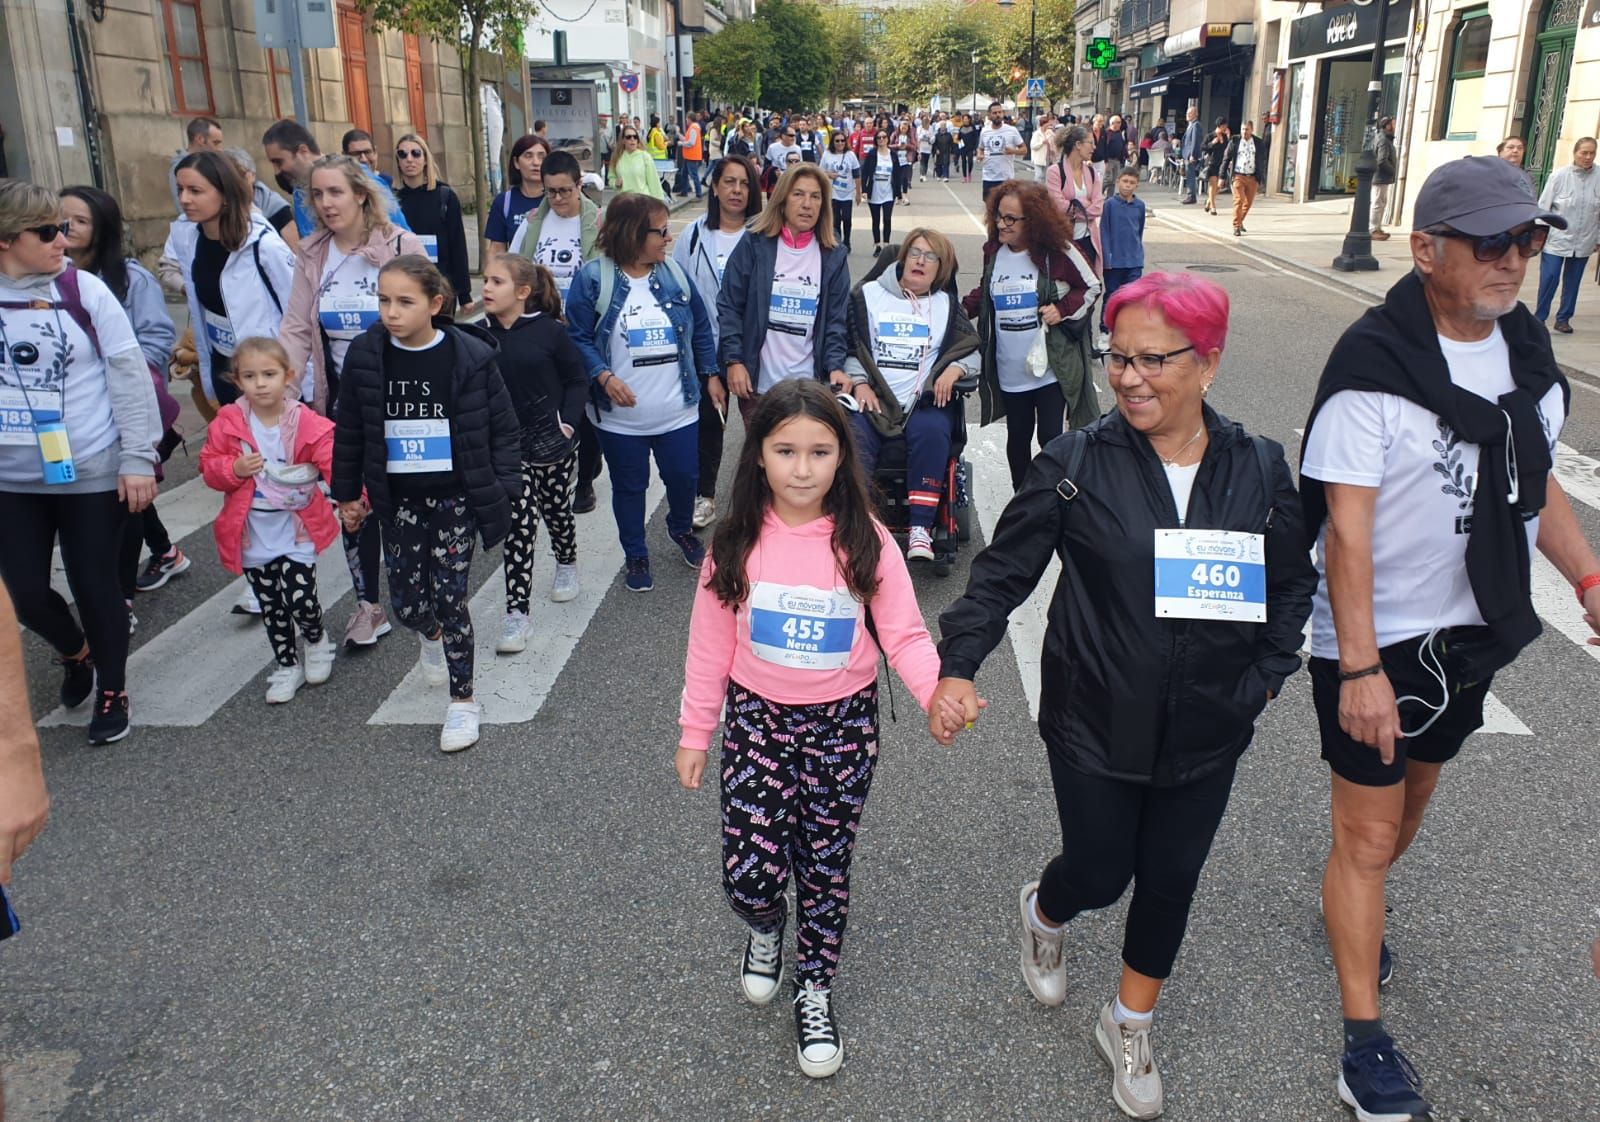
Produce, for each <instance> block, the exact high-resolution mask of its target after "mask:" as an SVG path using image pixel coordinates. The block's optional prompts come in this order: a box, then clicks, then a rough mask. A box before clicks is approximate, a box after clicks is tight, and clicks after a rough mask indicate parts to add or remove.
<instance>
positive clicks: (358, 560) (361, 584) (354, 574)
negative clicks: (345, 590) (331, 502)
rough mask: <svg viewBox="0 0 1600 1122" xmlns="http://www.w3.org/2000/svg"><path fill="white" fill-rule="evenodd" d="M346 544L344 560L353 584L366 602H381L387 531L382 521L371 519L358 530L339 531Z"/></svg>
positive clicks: (352, 586) (364, 602)
mask: <svg viewBox="0 0 1600 1122" xmlns="http://www.w3.org/2000/svg"><path fill="white" fill-rule="evenodd" d="M339 537H340V540H341V541H342V542H343V543H344V563H345V566H346V567H347V568H348V569H349V570H350V586H351V588H353V589H354V590H355V594H356V599H357V600H359V601H361V602H362V603H363V604H376V603H377V602H378V565H379V563H380V562H381V561H382V560H383V531H382V530H381V529H379V528H378V520H377V519H376V518H369V519H367V520H366V521H365V522H363V523H362V524H361V528H360V529H359V530H357V531H356V532H355V533H353V534H352V533H351V532H350V531H349V530H340V531H339Z"/></svg>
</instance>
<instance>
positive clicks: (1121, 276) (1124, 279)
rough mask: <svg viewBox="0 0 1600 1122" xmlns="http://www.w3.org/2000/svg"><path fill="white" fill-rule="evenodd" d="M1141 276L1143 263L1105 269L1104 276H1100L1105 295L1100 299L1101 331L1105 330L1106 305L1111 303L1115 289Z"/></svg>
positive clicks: (1142, 274)
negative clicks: (1125, 267) (1122, 267)
mask: <svg viewBox="0 0 1600 1122" xmlns="http://www.w3.org/2000/svg"><path fill="white" fill-rule="evenodd" d="M1142 276H1144V266H1143V265H1137V266H1135V267H1133V268H1131V269H1107V270H1106V273H1105V276H1104V278H1102V279H1103V280H1104V281H1105V295H1104V296H1103V297H1102V299H1101V301H1100V329H1101V330H1102V331H1103V330H1105V326H1106V305H1107V304H1109V303H1111V297H1112V296H1113V295H1114V294H1115V293H1116V291H1117V289H1119V288H1121V287H1122V286H1123V285H1125V284H1132V283H1133V282H1134V281H1136V280H1138V279H1139V278H1140V277H1142Z"/></svg>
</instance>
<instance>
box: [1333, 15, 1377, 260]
mask: <svg viewBox="0 0 1600 1122" xmlns="http://www.w3.org/2000/svg"><path fill="white" fill-rule="evenodd" d="M1374 2H1375V3H1376V4H1377V5H1378V37H1377V39H1376V40H1375V41H1374V42H1373V44H1372V71H1371V74H1370V75H1369V76H1368V80H1367V128H1366V141H1365V143H1363V144H1362V146H1361V155H1360V157H1359V158H1358V159H1357V160H1356V195H1355V200H1354V203H1353V205H1352V206H1351V208H1350V229H1349V230H1348V231H1346V233H1345V235H1344V246H1343V247H1342V248H1341V249H1340V251H1339V256H1337V257H1335V258H1334V259H1333V267H1334V269H1336V270H1337V271H1339V272H1341V273H1370V272H1374V271H1375V270H1376V269H1377V268H1378V259H1377V258H1376V257H1374V256H1372V227H1371V225H1370V223H1369V221H1368V212H1370V211H1371V210H1372V176H1373V173H1374V172H1375V171H1377V169H1378V151H1377V140H1378V116H1379V114H1380V112H1381V111H1382V103H1383V53H1384V50H1383V48H1384V41H1385V40H1386V39H1387V38H1388V35H1387V25H1388V21H1389V0H1374Z"/></svg>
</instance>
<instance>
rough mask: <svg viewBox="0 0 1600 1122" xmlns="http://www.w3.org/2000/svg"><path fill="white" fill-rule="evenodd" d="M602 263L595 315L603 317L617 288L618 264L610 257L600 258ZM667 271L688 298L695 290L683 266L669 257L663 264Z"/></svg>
mask: <svg viewBox="0 0 1600 1122" xmlns="http://www.w3.org/2000/svg"><path fill="white" fill-rule="evenodd" d="M598 260H599V262H600V296H599V298H598V299H596V301H595V305H594V306H595V314H596V315H600V316H603V315H605V314H606V310H607V309H609V308H610V307H611V295H612V293H613V292H614V291H615V290H616V287H617V272H618V270H617V263H616V262H615V261H613V260H611V258H609V257H601V258H598ZM663 264H665V265H666V267H667V271H668V272H669V273H671V274H672V279H673V280H674V281H676V282H677V283H678V290H679V291H680V292H682V293H683V294H684V296H688V295H689V294H690V293H691V292H692V291H693V289H691V288H690V287H689V275H688V274H687V273H685V272H684V271H683V266H682V265H680V264H678V262H677V261H676V260H674V259H673V258H671V257H669V258H667V259H666V261H664V262H663Z"/></svg>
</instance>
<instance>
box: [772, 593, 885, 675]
mask: <svg viewBox="0 0 1600 1122" xmlns="http://www.w3.org/2000/svg"><path fill="white" fill-rule="evenodd" d="M860 616H861V603H860V601H858V600H857V599H856V598H855V597H853V596H851V595H850V590H849V589H847V588H834V589H823V588H812V587H810V586H808V585H786V584H768V583H765V582H759V581H758V582H757V583H756V585H755V587H754V588H752V589H751V590H750V647H751V650H752V651H753V652H754V654H755V656H756V657H757V658H759V659H761V660H763V661H765V662H771V663H775V664H776V665H778V666H787V667H790V668H792V669H795V670H842V669H843V668H844V667H846V666H848V665H849V664H850V649H851V647H852V646H853V645H854V644H855V636H856V622H857V620H858V619H859V618H860Z"/></svg>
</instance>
